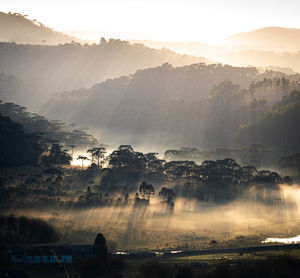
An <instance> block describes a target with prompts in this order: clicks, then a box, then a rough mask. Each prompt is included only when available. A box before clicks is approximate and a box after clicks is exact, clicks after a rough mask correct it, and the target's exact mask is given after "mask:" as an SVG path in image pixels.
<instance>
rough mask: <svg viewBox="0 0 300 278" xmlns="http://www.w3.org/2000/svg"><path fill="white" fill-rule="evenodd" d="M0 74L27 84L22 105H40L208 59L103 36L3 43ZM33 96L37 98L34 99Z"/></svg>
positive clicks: (34, 106)
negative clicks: (140, 73) (97, 40)
mask: <svg viewBox="0 0 300 278" xmlns="http://www.w3.org/2000/svg"><path fill="white" fill-rule="evenodd" d="M0 61H1V63H0V73H2V74H6V75H15V76H16V78H17V79H19V80H20V81H21V82H22V83H23V84H24V85H25V86H27V87H29V90H28V91H26V92H20V99H21V100H22V101H24V102H22V103H21V102H19V101H18V99H17V98H15V99H14V100H8V101H15V102H17V103H19V104H22V105H25V106H27V107H28V108H30V109H32V108H39V107H40V104H42V103H44V102H45V100H47V99H48V97H49V96H50V95H52V94H54V93H60V92H62V91H64V90H72V89H78V88H81V87H90V86H92V85H94V84H96V83H99V82H102V81H105V80H107V79H109V78H116V77H120V76H123V75H130V74H133V73H135V72H136V71H137V70H138V69H145V68H149V67H153V66H160V65H162V64H164V63H167V62H168V63H170V64H172V65H174V66H183V65H189V64H193V63H200V62H207V61H208V60H206V59H205V58H201V57H195V56H187V55H180V54H177V53H175V52H172V51H169V50H167V49H162V50H157V49H151V48H148V47H145V46H144V45H142V44H133V45H132V44H130V43H128V42H126V41H121V40H113V39H111V40H109V41H108V42H107V41H105V40H104V39H103V40H102V41H101V44H97V45H96V44H95V45H81V44H79V43H69V44H64V45H58V46H42V45H20V44H15V43H0ZM24 96H25V97H24ZM32 99H34V100H35V101H34V102H32Z"/></svg>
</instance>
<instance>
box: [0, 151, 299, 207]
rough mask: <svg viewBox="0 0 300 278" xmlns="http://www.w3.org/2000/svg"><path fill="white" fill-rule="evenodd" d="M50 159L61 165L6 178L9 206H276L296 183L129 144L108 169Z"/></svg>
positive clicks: (274, 175)
mask: <svg viewBox="0 0 300 278" xmlns="http://www.w3.org/2000/svg"><path fill="white" fill-rule="evenodd" d="M54 149H57V148H56V145H54ZM53 152H54V151H53ZM65 155H67V154H65ZM46 158H47V161H48V162H51V163H52V165H53V166H54V165H56V166H54V167H53V168H46V167H44V168H40V169H39V170H36V169H35V170H34V171H32V172H31V173H28V174H27V175H26V174H25V175H24V174H22V175H20V176H19V177H18V176H15V177H11V179H10V180H8V179H3V177H2V185H1V196H2V205H3V206H4V207H6V206H7V205H8V204H10V203H11V202H14V206H15V207H36V206H43V207H45V206H46V207H47V206H53V205H54V206H55V205H57V206H60V207H73V208H88V207H99V206H100V207H101V206H111V205H113V206H128V205H129V206H131V205H134V206H140V205H142V206H144V205H146V206H147V205H149V204H150V200H151V198H153V197H156V198H158V199H160V202H161V204H162V205H164V206H165V207H166V210H167V211H172V210H173V208H174V204H175V203H176V202H175V199H176V197H185V198H188V199H194V200H197V201H203V202H207V203H211V204H217V203H228V202H230V201H233V200H236V199H238V198H240V197H242V196H246V197H247V198H250V199H251V198H252V199H253V198H254V200H255V201H256V202H262V203H265V204H270V205H277V204H278V199H281V197H282V192H281V189H280V187H279V185H280V184H283V183H285V184H289V185H290V184H293V180H292V179H291V178H289V177H287V176H286V177H283V176H280V175H279V174H278V173H276V172H271V171H268V170H260V171H259V170H257V169H256V168H255V167H253V166H241V165H239V164H238V163H236V162H235V161H234V160H233V159H231V158H226V159H223V160H217V161H212V160H206V161H204V162H203V163H201V164H200V165H199V164H196V163H195V162H193V161H169V162H167V161H165V160H162V159H158V158H157V157H156V155H155V153H148V154H143V153H141V152H136V151H134V150H133V149H132V147H131V146H128V145H121V146H120V147H119V148H118V149H117V150H115V151H113V152H112V153H111V154H110V155H109V156H107V158H104V157H103V156H102V157H101V161H105V163H106V164H107V165H108V167H107V168H105V167H104V168H103V167H102V166H100V165H103V164H102V162H101V163H100V164H99V167H97V165H96V164H92V165H91V166H90V167H89V168H87V169H86V170H82V171H79V170H76V169H75V170H72V169H69V170H66V169H64V168H61V167H58V165H59V164H61V161H62V160H63V159H64V157H63V156H61V158H60V161H56V160H55V159H54V158H55V156H54V157H53V156H51V154H50V156H48V157H46ZM50 158H51V159H52V160H51V161H50ZM4 175H5V176H7V174H5V173H4ZM0 177H1V176H0ZM12 185H13V186H12ZM250 189H251V190H250ZM250 192H252V193H251V194H250ZM262 192H265V193H264V194H262Z"/></svg>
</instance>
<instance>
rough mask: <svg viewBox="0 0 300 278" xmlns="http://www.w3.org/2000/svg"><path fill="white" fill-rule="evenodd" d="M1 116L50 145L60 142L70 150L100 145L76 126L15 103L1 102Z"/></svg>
mask: <svg viewBox="0 0 300 278" xmlns="http://www.w3.org/2000/svg"><path fill="white" fill-rule="evenodd" d="M0 115H2V116H5V117H9V119H10V120H11V121H13V122H14V123H15V125H20V126H22V130H23V129H24V132H27V133H34V134H39V135H40V136H41V138H43V140H45V141H46V142H48V143H49V142H54V141H59V142H60V144H63V145H64V147H66V148H70V146H71V145H76V146H77V147H78V148H83V147H84V148H87V147H90V146H95V145H97V143H98V142H97V140H96V139H95V138H94V137H93V136H92V135H90V134H88V133H86V132H85V131H83V130H82V129H80V128H76V127H75V126H74V125H66V124H65V123H63V122H61V121H57V120H56V121H55V120H52V121H50V120H48V119H47V118H46V117H43V116H41V115H38V114H35V113H30V112H28V111H27V109H26V108H25V107H23V106H19V105H17V104H14V103H1V101H0ZM20 134H21V133H20ZM20 136H22V135H20Z"/></svg>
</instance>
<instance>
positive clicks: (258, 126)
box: [239, 91, 300, 146]
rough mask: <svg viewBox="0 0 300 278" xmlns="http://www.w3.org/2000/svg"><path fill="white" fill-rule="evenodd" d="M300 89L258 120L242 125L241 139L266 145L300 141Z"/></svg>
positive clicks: (295, 144)
mask: <svg viewBox="0 0 300 278" xmlns="http://www.w3.org/2000/svg"><path fill="white" fill-rule="evenodd" d="M299 118H300V91H294V92H292V93H291V94H290V95H289V96H288V97H284V98H283V99H282V100H281V101H280V102H278V103H276V104H274V105H273V107H272V109H270V110H269V111H267V112H266V113H265V114H264V115H263V116H262V117H261V118H259V119H258V120H257V121H253V122H250V123H249V124H247V125H244V126H242V127H241V129H240V131H239V140H240V141H242V142H243V143H244V144H247V142H253V141H255V142H260V143H262V144H265V145H271V146H272V145H273V146H274V145H294V146H297V145H298V144H299V142H300V128H299Z"/></svg>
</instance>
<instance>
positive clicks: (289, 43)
mask: <svg viewBox="0 0 300 278" xmlns="http://www.w3.org/2000/svg"><path fill="white" fill-rule="evenodd" d="M225 44H226V45H227V46H230V47H232V46H244V47H247V48H252V50H255V49H259V50H273V51H276V52H285V51H290V52H296V51H300V29H296V28H283V27H265V28H262V29H258V30H254V31H250V32H245V33H239V34H235V35H233V36H230V37H228V38H227V39H225Z"/></svg>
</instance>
